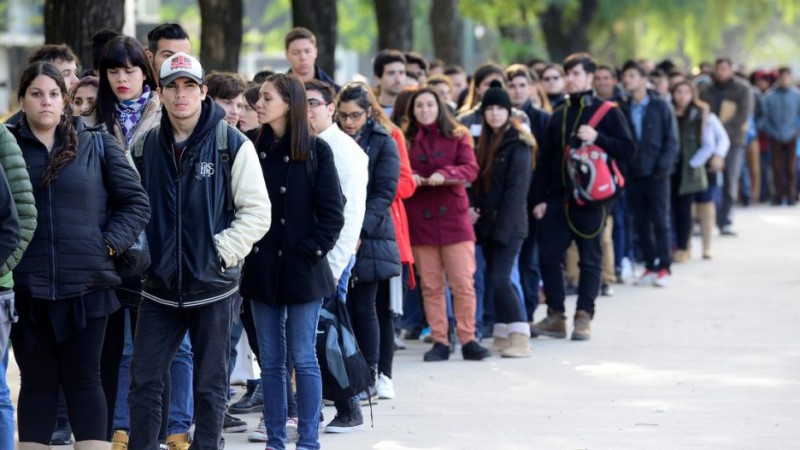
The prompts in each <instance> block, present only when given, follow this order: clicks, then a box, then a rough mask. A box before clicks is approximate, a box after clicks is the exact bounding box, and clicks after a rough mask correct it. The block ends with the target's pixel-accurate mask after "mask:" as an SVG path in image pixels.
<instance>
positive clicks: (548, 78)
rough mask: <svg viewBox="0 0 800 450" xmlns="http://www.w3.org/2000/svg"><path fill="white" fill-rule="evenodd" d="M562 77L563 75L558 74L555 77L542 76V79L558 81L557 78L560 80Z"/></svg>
mask: <svg viewBox="0 0 800 450" xmlns="http://www.w3.org/2000/svg"><path fill="white" fill-rule="evenodd" d="M560 79H561V77H560V76H558V75H556V76H554V77H544V78H542V81H556V80H560Z"/></svg>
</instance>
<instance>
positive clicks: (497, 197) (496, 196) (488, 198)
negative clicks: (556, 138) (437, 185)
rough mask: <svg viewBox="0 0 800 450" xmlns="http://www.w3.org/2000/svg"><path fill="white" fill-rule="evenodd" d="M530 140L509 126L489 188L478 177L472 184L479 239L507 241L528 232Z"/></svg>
mask: <svg viewBox="0 0 800 450" xmlns="http://www.w3.org/2000/svg"><path fill="white" fill-rule="evenodd" d="M533 145H534V142H533V139H532V137H531V136H529V135H524V134H520V132H519V131H517V130H516V129H514V128H513V127H509V128H508V129H507V130H506V131H505V134H504V136H503V142H502V143H501V144H500V148H499V149H498V150H497V153H496V154H495V157H494V163H493V164H492V180H491V187H490V188H489V189H486V187H484V185H483V181H482V180H480V179H478V180H476V181H475V183H474V184H473V186H472V189H471V192H470V193H471V197H472V204H473V206H474V207H475V208H477V209H479V210H480V219H478V222H477V223H476V224H475V235H476V236H477V238H478V241H479V242H481V241H495V242H497V243H499V244H507V243H508V241H509V239H511V238H524V237H526V236H527V235H528V206H527V195H528V188H529V187H530V184H531V174H532V170H531V157H532V155H531V154H532V151H531V147H532V146H533Z"/></svg>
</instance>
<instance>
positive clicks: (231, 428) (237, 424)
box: [222, 413, 247, 433]
mask: <svg viewBox="0 0 800 450" xmlns="http://www.w3.org/2000/svg"><path fill="white" fill-rule="evenodd" d="M245 431H247V422H245V421H244V420H242V419H240V418H238V417H233V416H232V415H230V414H228V413H225V422H224V423H223V424H222V432H223V433H244V432H245Z"/></svg>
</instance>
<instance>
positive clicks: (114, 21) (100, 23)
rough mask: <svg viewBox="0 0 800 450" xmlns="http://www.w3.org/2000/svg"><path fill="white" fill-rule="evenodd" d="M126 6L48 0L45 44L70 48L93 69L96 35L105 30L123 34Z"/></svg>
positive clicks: (106, 0) (109, 0)
mask: <svg viewBox="0 0 800 450" xmlns="http://www.w3.org/2000/svg"><path fill="white" fill-rule="evenodd" d="M124 6H125V5H124V2H121V1H119V0H45V3H44V41H45V43H47V44H67V45H69V46H70V48H72V50H73V51H74V52H75V54H76V55H77V56H78V59H79V60H80V64H81V65H82V66H83V67H85V68H92V67H91V65H92V59H93V58H92V35H93V34H94V33H95V32H96V31H97V30H100V29H101V28H108V29H111V30H115V31H119V32H121V31H122V25H123V23H124V22H125V10H124Z"/></svg>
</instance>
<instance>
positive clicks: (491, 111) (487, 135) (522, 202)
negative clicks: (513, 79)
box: [471, 83, 536, 358]
mask: <svg viewBox="0 0 800 450" xmlns="http://www.w3.org/2000/svg"><path fill="white" fill-rule="evenodd" d="M481 115H482V116H483V129H482V131H481V135H480V138H479V139H478V146H477V158H478V167H479V168H480V169H479V172H478V178H477V180H475V183H473V185H472V190H471V194H472V199H473V206H474V208H475V210H476V212H477V213H478V215H479V218H478V220H477V222H476V224H475V233H476V235H477V238H478V243H479V244H480V246H481V249H482V250H483V254H484V257H485V258H486V268H487V278H488V281H489V283H490V284H491V286H492V288H493V290H494V300H495V309H496V319H497V320H496V322H495V324H494V347H493V350H495V351H498V352H499V353H500V355H501V356H504V357H509V358H519V357H526V356H530V355H531V350H530V345H529V342H528V341H529V340H530V337H531V331H530V325H529V324H528V322H527V321H526V320H525V311H524V310H523V309H522V305H521V302H520V299H519V297H518V296H517V292H516V290H514V288H513V286H512V285H511V270H512V269H513V267H514V263H515V262H516V260H517V256H518V255H519V252H520V249H521V248H522V242H523V241H524V240H525V237H526V236H527V234H528V211H527V209H528V208H527V195H528V188H529V187H530V181H531V173H532V169H533V163H532V161H534V160H535V158H534V155H533V154H532V153H533V149H535V148H536V141H535V140H534V138H533V136H531V134H530V133H529V132H528V131H526V130H524V129H523V128H522V127H521V126H520V123H519V121H517V119H514V118H512V117H511V98H510V97H509V95H508V93H506V91H505V90H504V89H503V88H502V87H501V85H500V84H499V83H497V84H495V85H493V86H492V87H491V88H489V90H487V91H486V93H485V94H484V96H483V101H482V102H481Z"/></svg>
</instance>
